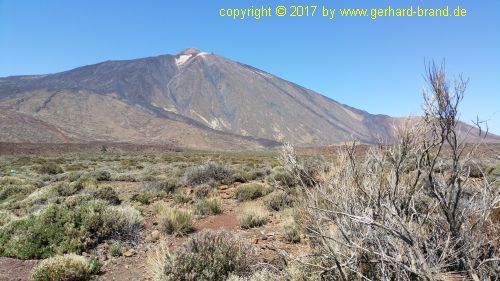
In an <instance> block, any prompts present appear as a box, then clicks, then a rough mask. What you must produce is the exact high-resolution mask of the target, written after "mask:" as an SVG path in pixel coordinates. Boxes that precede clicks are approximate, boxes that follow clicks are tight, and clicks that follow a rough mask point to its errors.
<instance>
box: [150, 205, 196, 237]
mask: <svg viewBox="0 0 500 281" xmlns="http://www.w3.org/2000/svg"><path fill="white" fill-rule="evenodd" d="M159 220H160V226H161V228H162V230H163V232H165V233H166V234H175V235H178V236H182V235H186V234H188V233H190V232H192V231H193V230H194V228H193V216H192V215H191V213H190V212H188V211H184V210H181V209H177V208H173V209H168V210H165V211H163V212H162V213H160V214H159Z"/></svg>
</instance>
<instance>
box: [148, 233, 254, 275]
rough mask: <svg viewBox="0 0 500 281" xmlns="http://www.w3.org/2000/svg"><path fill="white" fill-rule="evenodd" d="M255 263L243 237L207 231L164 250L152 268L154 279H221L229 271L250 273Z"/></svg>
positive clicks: (238, 273) (251, 250)
mask: <svg viewBox="0 0 500 281" xmlns="http://www.w3.org/2000/svg"><path fill="white" fill-rule="evenodd" d="M256 264H257V258H256V255H255V251H254V249H253V247H252V246H251V245H249V244H248V243H246V242H245V241H244V240H242V239H240V238H238V237H237V236H234V235H233V234H231V233H229V232H225V231H207V232H201V233H198V234H196V235H194V237H192V238H190V239H189V240H188V241H187V242H186V243H185V244H184V245H183V246H182V247H181V248H180V249H179V250H177V252H175V253H173V254H166V256H165V260H164V262H163V263H160V264H159V267H160V268H159V269H158V270H156V272H158V273H159V276H157V280H164V281H174V280H175V281H188V280H200V281H224V280H226V279H227V278H228V276H229V275H230V274H233V275H236V276H249V275H251V273H252V270H253V268H252V267H253V266H254V265H256Z"/></svg>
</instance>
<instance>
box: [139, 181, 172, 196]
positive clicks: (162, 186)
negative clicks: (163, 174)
mask: <svg viewBox="0 0 500 281" xmlns="http://www.w3.org/2000/svg"><path fill="white" fill-rule="evenodd" d="M179 186H180V185H179V182H178V181H177V180H175V179H168V180H165V181H147V182H144V183H143V184H142V189H143V190H145V191H155V192H166V193H173V192H175V191H176V190H177V188H178V187H179Z"/></svg>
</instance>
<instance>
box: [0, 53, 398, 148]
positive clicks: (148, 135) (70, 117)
mask: <svg viewBox="0 0 500 281" xmlns="http://www.w3.org/2000/svg"><path fill="white" fill-rule="evenodd" d="M0 109H1V110H2V111H1V113H0V129H1V130H0V141H13V142H81V141H119V142H135V143H148V144H155V143H157V144H166V143H167V144H174V145H177V146H182V147H191V148H203V149H205V148H206V149H210V148H218V149H245V148H246V149H258V148H263V147H269V146H275V145H278V144H279V142H281V141H289V142H292V143H294V144H296V145H328V144H334V143H339V142H343V141H346V140H350V139H352V138H356V139H358V140H360V141H361V142H364V143H374V142H377V141H378V140H379V139H383V140H385V141H391V140H393V131H392V123H393V122H394V120H393V119H392V118H390V117H389V116H383V115H371V114H369V113H367V112H364V111H361V110H358V109H355V108H352V107H349V106H346V105H343V104H340V103H338V102H336V101H334V100H332V99H329V98H326V97H324V96H322V95H319V94H317V93H315V92H313V91H310V90H308V89H305V88H303V87H301V86H298V85H296V84H293V83H291V82H288V81H285V80H283V79H280V78H278V77H275V76H273V75H271V74H269V73H267V72H264V71H262V70H259V69H256V68H253V67H251V66H248V65H245V64H242V63H238V62H234V61H231V60H229V59H226V58H224V57H221V56H218V55H215V54H211V53H205V52H200V51H198V50H195V49H188V50H185V51H183V52H181V53H180V54H177V55H162V56H157V57H148V58H142V59H135V60H126V61H106V62H103V63H99V64H95V65H89V66H84V67H80V68H76V69H73V70H69V71H65V72H61V73H56V74H50V75H40V76H17V77H7V78H0Z"/></svg>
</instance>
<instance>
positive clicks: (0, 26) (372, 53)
mask: <svg viewBox="0 0 500 281" xmlns="http://www.w3.org/2000/svg"><path fill="white" fill-rule="evenodd" d="M269 4H271V5H273V6H275V5H278V4H284V5H293V4H295V5H319V6H321V5H325V6H328V7H332V8H348V7H367V8H372V7H387V6H388V5H391V6H392V7H394V8H396V7H408V6H410V5H415V6H417V5H419V4H420V5H422V6H425V7H444V6H446V5H450V8H454V7H455V6H456V5H461V6H463V7H466V8H467V10H468V14H467V16H466V17H462V18H457V17H448V18H417V17H412V18H379V19H377V20H375V21H372V20H371V19H369V18H337V19H335V20H333V21H330V20H328V19H325V18H322V17H318V16H316V17H313V18H311V17H309V18H290V17H286V18H278V17H271V18H262V19H261V20H259V21H257V20H244V21H235V20H233V19H232V18H222V17H220V16H219V9H220V8H227V7H240V8H245V7H251V6H254V7H260V6H261V5H266V6H267V5H269ZM499 13H500V1H499V0H454V1H446V0H420V1H414V0H392V1H389V0H366V1H362V0H324V1H321V0H307V1H306V0H302V1H300V0H295V1H294V0H274V1H265V0H260V1H259V0H241V1H238V0H163V1H160V0H157V1H155V0H136V1H127V0H115V1H104V0H99V1H98V0H82V1H52V0H44V1H39V0H33V1H27V0H3V1H2V0H0V77H2V76H10V75H20V74H44V73H53V72H59V71H63V70H68V69H71V68H74V67H78V66H83V65H88V64H93V63H97V62H101V61H104V60H110V59H132V58H140V57H145V56H154V55H160V54H175V53H178V52H179V51H180V50H182V49H185V48H188V47H195V48H198V49H200V50H203V51H208V52H214V53H217V54H220V55H223V56H225V57H228V58H231V59H234V60H237V61H240V62H243V63H246V64H249V65H252V66H255V67H257V68H260V69H263V70H265V71H268V72H270V73H273V74H275V75H278V76H280V77H282V78H284V79H287V80H290V81H292V82H295V83H297V84H300V85H302V86H305V87H307V88H310V89H312V90H315V91H317V92H319V93H321V94H323V95H326V96H328V97H330V98H332V99H335V100H337V101H339V102H341V103H345V104H348V105H350V106H353V107H357V108H360V109H363V110H366V111H368V112H370V113H383V114H388V115H393V116H405V115H408V114H419V113H420V112H421V111H420V104H421V101H422V99H421V91H422V87H423V86H424V84H425V82H424V79H423V74H424V63H425V61H430V60H436V61H441V60H443V59H445V60H446V65H447V69H448V71H449V73H450V75H451V76H450V78H453V77H454V76H457V75H459V74H464V76H466V77H469V78H470V84H469V88H468V91H467V93H466V98H465V100H464V103H463V105H462V119H463V120H464V121H470V120H472V119H475V117H476V115H479V117H480V118H481V119H488V120H489V126H490V130H491V131H493V132H494V133H496V134H500V68H499V67H500V28H499V27H500V14H499Z"/></svg>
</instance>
